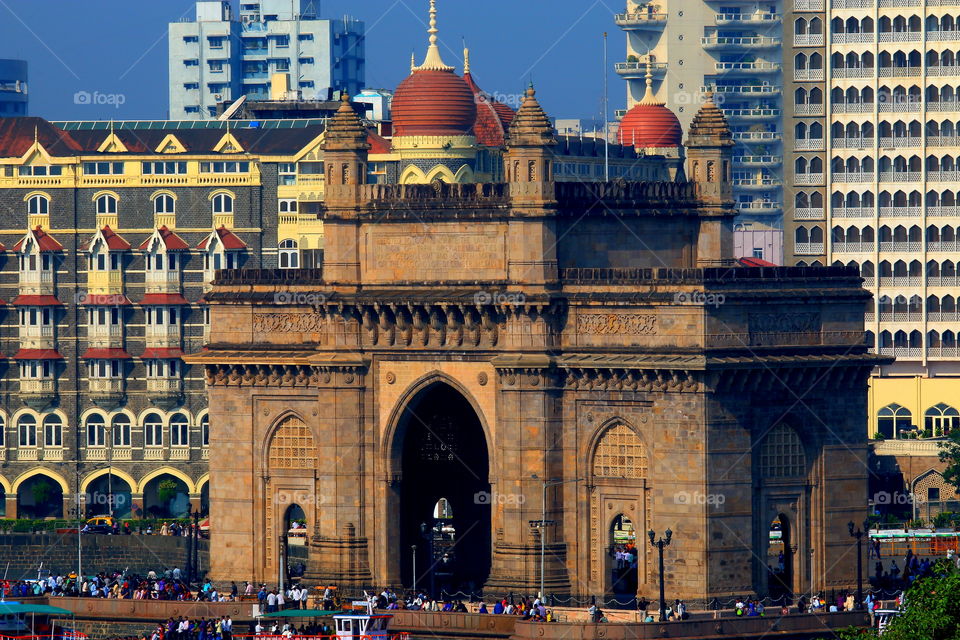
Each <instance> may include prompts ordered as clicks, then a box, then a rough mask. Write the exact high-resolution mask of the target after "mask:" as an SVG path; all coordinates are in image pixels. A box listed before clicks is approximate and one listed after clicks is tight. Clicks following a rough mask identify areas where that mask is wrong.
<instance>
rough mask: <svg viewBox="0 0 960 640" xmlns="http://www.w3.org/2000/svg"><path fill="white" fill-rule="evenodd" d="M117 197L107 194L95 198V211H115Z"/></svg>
mask: <svg viewBox="0 0 960 640" xmlns="http://www.w3.org/2000/svg"><path fill="white" fill-rule="evenodd" d="M116 212H117V199H116V198H114V197H113V196H111V195H109V194H104V195H102V196H100V197H99V198H97V213H116Z"/></svg>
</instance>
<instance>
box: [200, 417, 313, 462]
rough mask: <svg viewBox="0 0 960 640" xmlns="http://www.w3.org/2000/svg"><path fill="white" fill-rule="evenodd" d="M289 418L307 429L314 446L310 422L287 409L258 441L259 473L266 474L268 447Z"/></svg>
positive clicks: (275, 419) (268, 460) (268, 458)
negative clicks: (297, 421)
mask: <svg viewBox="0 0 960 640" xmlns="http://www.w3.org/2000/svg"><path fill="white" fill-rule="evenodd" d="M290 418H296V419H297V420H299V421H300V422H302V423H303V424H304V425H305V426H306V427H307V429H308V430H309V431H310V435H311V437H313V442H314V445H316V443H317V434H316V432H315V431H314V428H313V426H312V425H311V424H310V422H309V421H308V420H307V419H306V418H304V417H303V416H302V415H300V413H298V412H296V411H294V410H293V409H287V410H285V411H283V412H281V413H280V415H278V416H277V417H276V418H274V420H273V424H271V425H270V428H269V429H267V430H266V431H265V432H264V434H263V438H262V439H261V441H260V445H259V447H258V451H259V453H260V470H261V471H263V472H266V471H267V469H268V468H269V464H270V445H271V444H272V443H273V439H274V437H275V436H276V435H277V432H278V431H279V430H280V428H281V427H282V426H283V425H284V423H286V421H287V420H289V419H290ZM207 475H209V474H207Z"/></svg>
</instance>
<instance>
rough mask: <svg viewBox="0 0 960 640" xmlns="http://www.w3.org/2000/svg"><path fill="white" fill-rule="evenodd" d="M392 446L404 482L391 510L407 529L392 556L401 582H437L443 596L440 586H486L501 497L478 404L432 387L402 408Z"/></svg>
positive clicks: (448, 389) (472, 588) (439, 384)
mask: <svg viewBox="0 0 960 640" xmlns="http://www.w3.org/2000/svg"><path fill="white" fill-rule="evenodd" d="M393 446H394V461H395V463H396V462H399V472H400V473H399V474H398V475H399V477H400V483H399V486H398V487H397V488H396V490H395V492H394V493H393V494H392V496H391V499H392V500H393V501H394V503H393V508H392V509H391V511H393V512H394V513H398V514H399V522H400V533H401V534H400V536H399V544H397V543H396V542H395V543H394V545H396V546H394V547H393V553H395V554H397V555H396V557H397V558H398V560H399V565H400V566H399V569H400V579H401V581H402V583H403V584H404V585H406V586H413V583H414V580H416V583H417V587H418V588H421V589H430V588H431V585H432V589H433V590H435V591H437V595H439V591H438V590H439V589H440V588H444V589H446V590H448V591H463V592H468V593H469V592H474V591H478V590H480V589H481V588H482V587H483V584H484V582H486V580H487V577H488V576H489V573H490V538H491V528H490V527H491V525H490V523H491V515H492V514H491V512H492V509H493V508H494V505H492V504H491V502H492V501H493V500H495V497H494V496H491V495H490V482H489V473H490V462H489V454H488V451H487V441H486V437H485V435H484V430H483V426H482V424H481V422H480V418H479V417H478V416H477V413H476V411H475V410H474V409H473V406H472V405H471V404H470V402H469V401H468V400H467V398H466V397H464V395H463V394H462V393H460V392H459V391H458V390H457V389H455V388H453V387H452V386H450V385H449V384H446V383H444V382H435V383H433V384H430V385H428V386H427V387H425V388H424V389H422V390H421V391H419V392H418V393H417V394H416V395H415V396H414V397H413V398H412V399H411V400H410V401H409V403H408V404H407V405H406V406H405V407H404V409H403V412H402V414H401V415H400V418H399V420H398V423H397V430H396V435H395V436H394V445H393ZM397 454H399V455H397ZM394 509H395V511H394ZM454 542H455V553H454ZM414 565H415V567H416V568H415V567H414Z"/></svg>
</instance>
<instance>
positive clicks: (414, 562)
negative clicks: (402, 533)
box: [410, 544, 417, 594]
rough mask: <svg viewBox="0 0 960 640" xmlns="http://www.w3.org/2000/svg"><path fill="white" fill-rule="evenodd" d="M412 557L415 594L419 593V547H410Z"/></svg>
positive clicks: (413, 545)
mask: <svg viewBox="0 0 960 640" xmlns="http://www.w3.org/2000/svg"><path fill="white" fill-rule="evenodd" d="M410 557H411V559H412V560H413V592H414V594H416V592H417V545H415V544H412V545H410Z"/></svg>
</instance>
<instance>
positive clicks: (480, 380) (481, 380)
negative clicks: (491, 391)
mask: <svg viewBox="0 0 960 640" xmlns="http://www.w3.org/2000/svg"><path fill="white" fill-rule="evenodd" d="M477 384H479V385H480V386H481V387H485V386H487V372H486V371H481V372H480V373H478V374H477Z"/></svg>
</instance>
